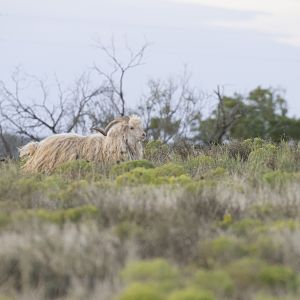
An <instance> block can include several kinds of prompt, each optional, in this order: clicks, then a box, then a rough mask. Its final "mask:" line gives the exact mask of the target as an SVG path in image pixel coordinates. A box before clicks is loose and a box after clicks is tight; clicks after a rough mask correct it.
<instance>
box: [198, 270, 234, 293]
mask: <svg viewBox="0 0 300 300" xmlns="http://www.w3.org/2000/svg"><path fill="white" fill-rule="evenodd" d="M194 282H195V284H196V285H197V286H198V287H200V288H203V289H205V290H209V291H212V292H214V293H215V294H216V295H218V296H220V297H224V296H225V297H230V296H231V295H232V294H233V291H234V282H233V280H232V279H231V277H230V276H229V275H228V274H227V273H226V272H225V271H221V270H212V271H204V270H201V271H198V272H197V273H196V274H195V278H194Z"/></svg>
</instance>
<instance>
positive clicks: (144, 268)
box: [121, 259, 179, 283]
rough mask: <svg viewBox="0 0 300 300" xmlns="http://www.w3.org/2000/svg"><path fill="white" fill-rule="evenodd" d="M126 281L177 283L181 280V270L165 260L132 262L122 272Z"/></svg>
mask: <svg viewBox="0 0 300 300" xmlns="http://www.w3.org/2000/svg"><path fill="white" fill-rule="evenodd" d="M121 275H122V278H123V279H125V280H126V281H142V282H143V281H147V282H151V281H154V282H158V283H159V282H161V281H175V283H176V282H177V280H178V278H179V270H178V269H177V268H175V267H174V266H172V265H171V264H169V263H168V262H167V261H166V260H164V259H153V260H143V261H137V262H132V263H130V264H128V265H127V266H126V268H125V269H124V270H123V271H122V274H121Z"/></svg>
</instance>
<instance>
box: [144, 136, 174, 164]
mask: <svg viewBox="0 0 300 300" xmlns="http://www.w3.org/2000/svg"><path fill="white" fill-rule="evenodd" d="M144 156H145V158H146V159H148V160H151V161H153V162H161V161H166V160H167V159H168V158H169V156H170V151H169V146H168V145H167V144H164V143H162V142H161V141H150V142H148V143H147V144H146V145H145V148H144Z"/></svg>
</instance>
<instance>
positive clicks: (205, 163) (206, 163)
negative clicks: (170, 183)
mask: <svg viewBox="0 0 300 300" xmlns="http://www.w3.org/2000/svg"><path fill="white" fill-rule="evenodd" d="M215 166H216V162H215V160H214V159H213V158H212V157H211V156H208V155H200V156H197V157H194V158H191V159H189V160H188V161H187V162H186V168H187V170H188V171H189V172H190V173H191V174H193V175H194V176H196V175H202V174H204V173H205V172H207V171H208V170H210V169H213V168H214V167H215Z"/></svg>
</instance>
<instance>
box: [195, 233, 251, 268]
mask: <svg viewBox="0 0 300 300" xmlns="http://www.w3.org/2000/svg"><path fill="white" fill-rule="evenodd" d="M201 251H202V254H203V255H205V256H206V257H207V259H208V262H209V263H211V264H216V263H218V262H222V263H225V262H230V261H232V260H234V259H237V258H240V257H244V256H247V255H249V254H250V253H251V251H252V248H251V247H249V244H248V243H245V242H244V241H243V240H240V239H237V238H235V237H231V236H220V237H217V238H215V239H214V240H212V241H207V242H206V243H204V245H203V246H202V247H201Z"/></svg>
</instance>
